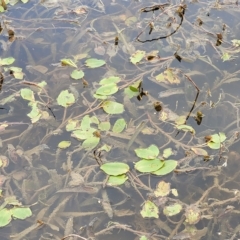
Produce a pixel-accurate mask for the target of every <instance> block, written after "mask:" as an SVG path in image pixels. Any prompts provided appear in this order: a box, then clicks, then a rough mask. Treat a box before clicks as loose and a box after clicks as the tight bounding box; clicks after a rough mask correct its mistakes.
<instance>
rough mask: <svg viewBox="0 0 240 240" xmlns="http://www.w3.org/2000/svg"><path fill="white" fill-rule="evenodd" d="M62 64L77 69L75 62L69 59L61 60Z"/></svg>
mask: <svg viewBox="0 0 240 240" xmlns="http://www.w3.org/2000/svg"><path fill="white" fill-rule="evenodd" d="M61 64H62V66H71V67H75V68H77V65H76V63H75V62H73V60H71V59H69V58H64V59H61Z"/></svg>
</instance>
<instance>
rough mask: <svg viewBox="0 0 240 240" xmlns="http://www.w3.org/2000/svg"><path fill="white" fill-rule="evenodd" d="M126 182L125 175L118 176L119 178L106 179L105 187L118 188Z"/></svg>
mask: <svg viewBox="0 0 240 240" xmlns="http://www.w3.org/2000/svg"><path fill="white" fill-rule="evenodd" d="M127 180H128V177H127V176H126V175H125V174H123V175H119V176H110V177H109V178H108V182H107V185H109V186H119V185H122V184H124V183H125V182H126V181H127Z"/></svg>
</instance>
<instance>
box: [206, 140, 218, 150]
mask: <svg viewBox="0 0 240 240" xmlns="http://www.w3.org/2000/svg"><path fill="white" fill-rule="evenodd" d="M207 145H208V146H209V147H210V148H211V149H219V148H220V147H221V143H220V142H211V141H210V142H208V143H207Z"/></svg>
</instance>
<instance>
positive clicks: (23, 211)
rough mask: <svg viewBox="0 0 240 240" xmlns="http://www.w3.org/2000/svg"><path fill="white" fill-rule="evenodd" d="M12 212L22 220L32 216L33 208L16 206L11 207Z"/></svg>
mask: <svg viewBox="0 0 240 240" xmlns="http://www.w3.org/2000/svg"><path fill="white" fill-rule="evenodd" d="M11 212H12V216H13V217H14V218H18V219H22V220H24V219H26V218H28V217H31V216H32V211H31V209H30V208H26V207H15V208H13V209H11Z"/></svg>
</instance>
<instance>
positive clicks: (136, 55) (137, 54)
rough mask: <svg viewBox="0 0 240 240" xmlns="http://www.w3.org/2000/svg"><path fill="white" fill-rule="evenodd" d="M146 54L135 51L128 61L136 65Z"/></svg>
mask: <svg viewBox="0 0 240 240" xmlns="http://www.w3.org/2000/svg"><path fill="white" fill-rule="evenodd" d="M145 54H146V52H145V51H140V50H137V51H136V52H135V53H133V54H132V56H131V57H130V61H131V63H133V64H137V63H139V62H140V61H141V60H142V59H143V58H144V56H145Z"/></svg>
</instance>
